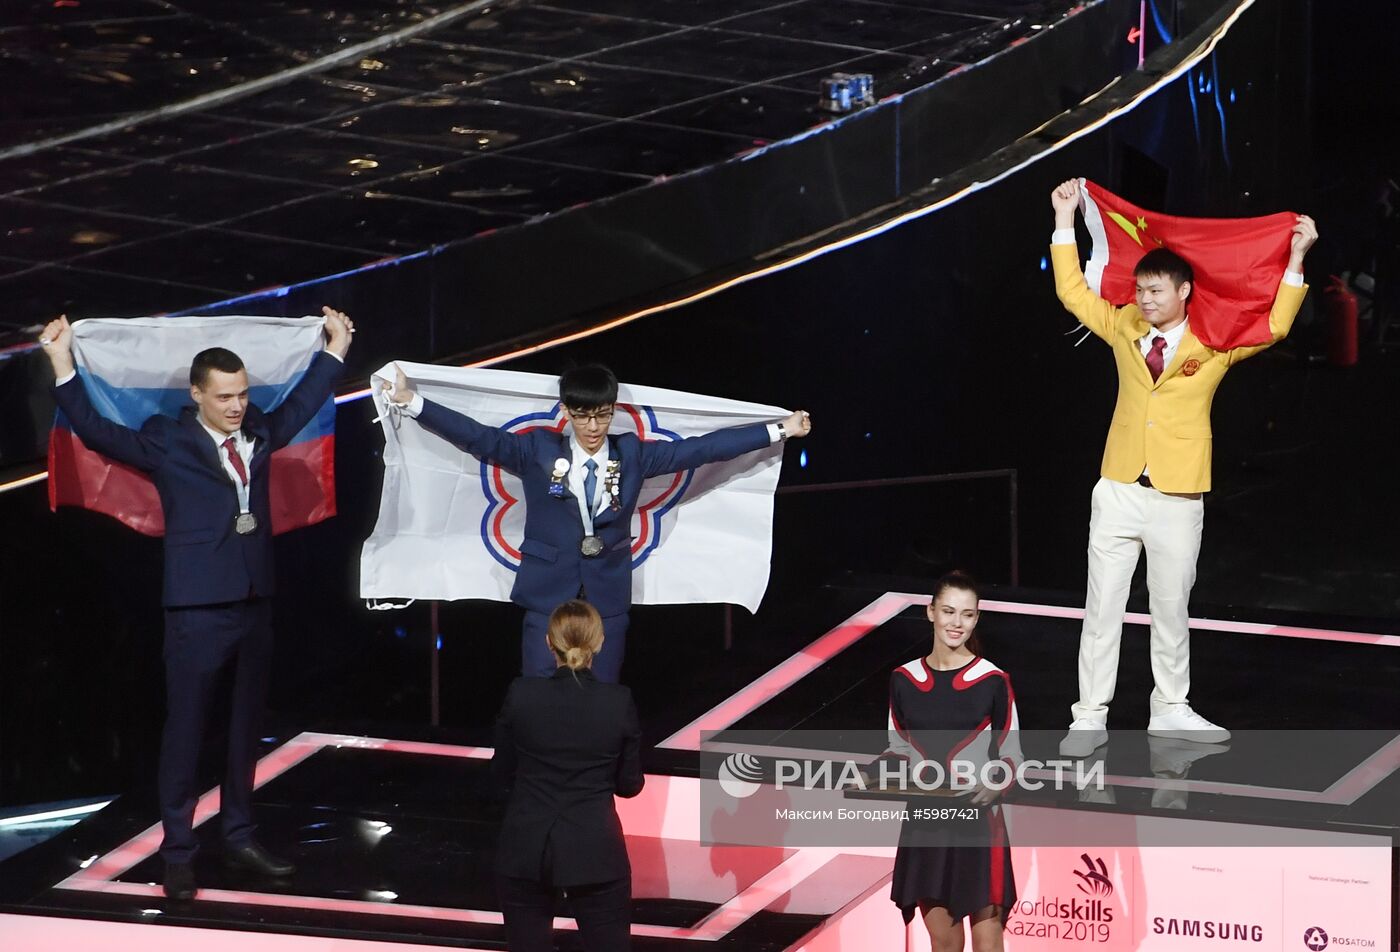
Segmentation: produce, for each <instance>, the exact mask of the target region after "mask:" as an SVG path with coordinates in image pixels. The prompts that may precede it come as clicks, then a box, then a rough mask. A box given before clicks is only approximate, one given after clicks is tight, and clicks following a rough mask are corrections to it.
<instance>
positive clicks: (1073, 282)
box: [1050, 244, 1123, 343]
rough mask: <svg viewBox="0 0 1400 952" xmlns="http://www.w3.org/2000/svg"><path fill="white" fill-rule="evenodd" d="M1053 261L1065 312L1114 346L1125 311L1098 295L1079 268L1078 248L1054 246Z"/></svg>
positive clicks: (1051, 250) (1051, 249) (1058, 294)
mask: <svg viewBox="0 0 1400 952" xmlns="http://www.w3.org/2000/svg"><path fill="white" fill-rule="evenodd" d="M1050 261H1051V263H1052V264H1053V265H1054V267H1055V294H1056V295H1057V296H1058V297H1059V299H1060V303H1061V304H1063V305H1064V306H1065V310H1067V311H1069V312H1070V313H1071V314H1073V315H1074V316H1075V318H1076V319H1077V320H1078V321H1079V323H1081V324H1083V325H1084V326H1085V327H1087V328H1089V330H1091V331H1093V332H1094V333H1095V334H1097V335H1098V336H1099V337H1102V338H1103V339H1104V340H1106V341H1109V342H1110V343H1112V341H1113V331H1114V328H1115V327H1116V325H1117V321H1118V315H1119V314H1120V313H1121V312H1122V310H1123V309H1122V308H1117V307H1114V306H1113V305H1112V304H1110V303H1108V302H1107V301H1105V300H1104V299H1103V298H1101V297H1099V296H1098V295H1097V294H1095V293H1094V292H1093V291H1092V290H1091V289H1090V287H1089V283H1088V282H1087V281H1085V280H1084V272H1083V270H1082V269H1080V267H1079V246H1078V245H1070V244H1064V245H1051V246H1050Z"/></svg>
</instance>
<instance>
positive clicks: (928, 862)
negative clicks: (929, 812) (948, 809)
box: [890, 807, 1016, 923]
mask: <svg viewBox="0 0 1400 952" xmlns="http://www.w3.org/2000/svg"><path fill="white" fill-rule="evenodd" d="M890 898H891V899H892V900H894V903H895V905H897V906H898V907H899V911H900V912H901V913H903V915H904V921H905V922H906V923H907V922H909V921H910V920H912V919H913V918H914V915H915V914H916V913H917V911H918V908H919V904H920V903H923V902H927V903H931V904H933V905H939V906H946V907H947V908H948V913H949V915H951V916H952V918H953V920H954V921H955V922H956V921H958V920H961V919H964V918H966V917H967V916H970V915H972V914H973V913H974V912H977V911H979V910H982V909H985V908H986V907H988V906H1000V907H1001V920H1002V922H1005V921H1006V918H1007V916H1008V915H1010V912H1011V907H1012V905H1014V904H1015V902H1016V879H1015V876H1014V874H1013V873H1012V870H1011V846H1010V844H1009V843H1008V842H1007V839H1006V824H1005V822H1003V820H1002V815H1001V809H1000V807H990V808H983V819H982V820H981V821H979V822H977V823H974V824H970V825H969V824H967V823H956V824H950V823H925V822H920V821H913V820H911V821H908V822H906V823H905V824H904V827H903V829H901V830H900V836H899V849H898V851H897V852H896V853H895V857H894V881H893V883H892V884H891V886H890Z"/></svg>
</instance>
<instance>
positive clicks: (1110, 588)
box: [1050, 179, 1317, 757]
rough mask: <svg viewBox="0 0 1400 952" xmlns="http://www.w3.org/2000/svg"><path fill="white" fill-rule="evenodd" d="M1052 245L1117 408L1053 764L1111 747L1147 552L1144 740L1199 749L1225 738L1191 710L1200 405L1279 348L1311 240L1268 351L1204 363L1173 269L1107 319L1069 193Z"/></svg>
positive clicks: (1298, 257)
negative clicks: (1105, 349) (1122, 662)
mask: <svg viewBox="0 0 1400 952" xmlns="http://www.w3.org/2000/svg"><path fill="white" fill-rule="evenodd" d="M1050 201H1051V204H1052V205H1053V207H1054V209H1055V232H1054V234H1053V236H1052V237H1051V239H1050V240H1051V245H1050V259H1051V261H1052V262H1053V263H1054V268H1055V293H1056V294H1057V295H1058V296H1059V298H1060V302H1061V303H1062V304H1064V306H1065V308H1066V310H1068V311H1069V312H1070V313H1071V314H1073V315H1074V316H1075V318H1077V319H1078V320H1079V322H1080V323H1081V324H1083V325H1084V326H1085V327H1087V328H1088V329H1089V330H1091V331H1092V332H1093V333H1094V334H1096V335H1097V336H1099V337H1100V338H1102V339H1103V340H1104V341H1105V342H1107V343H1108V345H1109V346H1110V347H1112V348H1113V359H1114V363H1115V364H1117V367H1118V402H1117V405H1116V406H1115V407H1114V409H1113V421H1112V423H1110V424H1109V428H1108V442H1107V444H1106V445H1105V447H1104V454H1103V465H1102V468H1101V470H1100V476H1101V478H1100V479H1099V481H1098V483H1097V484H1096V485H1095V486H1094V492H1093V496H1092V505H1091V515H1090V518H1089V573H1088V594H1087V597H1086V599H1085V605H1084V629H1083V631H1082V633H1081V634H1080V638H1079V701H1078V703H1076V704H1075V705H1074V706H1073V708H1072V709H1071V710H1072V715H1073V720H1072V723H1071V724H1070V729H1069V733H1068V734H1066V735H1065V737H1064V740H1062V741H1061V742H1060V753H1061V754H1064V755H1065V756H1071V757H1086V756H1088V755H1089V754H1091V753H1092V752H1093V751H1094V749H1095V748H1097V747H1099V746H1101V745H1102V744H1103V743H1104V742H1105V741H1106V740H1107V739H1108V733H1107V730H1106V725H1107V722H1108V704H1109V702H1110V701H1112V700H1113V689H1114V685H1115V683H1116V681H1117V679H1118V646H1119V642H1120V641H1121V639H1122V635H1123V613H1124V611H1125V610H1126V608H1127V603H1128V590H1129V587H1130V586H1131V584H1132V578H1133V572H1134V570H1135V569H1136V568H1137V561H1138V555H1139V554H1140V553H1141V551H1142V550H1143V549H1146V550H1147V592H1148V600H1149V606H1150V612H1151V615H1152V625H1151V660H1152V679H1153V682H1154V687H1153V690H1152V699H1151V720H1150V721H1149V722H1148V725H1147V732H1148V733H1149V734H1153V735H1156V736H1161V737H1173V738H1178V739H1183V740H1193V741H1199V742H1203V743H1219V742H1221V741H1225V740H1228V739H1229V737H1230V732H1229V731H1227V730H1225V729H1224V728H1223V727H1220V726H1218V725H1216V724H1212V723H1211V722H1210V721H1208V720H1206V719H1205V718H1204V717H1202V716H1201V715H1199V714H1197V713H1196V712H1195V711H1193V710H1192V709H1191V705H1190V704H1189V703H1187V694H1188V693H1189V691H1190V687H1191V643H1190V631H1189V628H1188V617H1189V616H1188V611H1187V607H1188V602H1189V601H1190V597H1191V586H1192V585H1193V584H1195V581H1196V556H1197V555H1198V554H1199V553H1200V550H1201V525H1202V515H1203V505H1202V499H1201V497H1202V494H1204V493H1205V492H1207V491H1209V490H1210V456H1211V433H1210V404H1211V400H1212V399H1213V398H1214V397H1215V390H1216V388H1217V387H1218V386H1219V385H1220V381H1221V379H1222V378H1223V377H1224V376H1225V372H1226V371H1227V370H1229V369H1230V368H1231V367H1232V366H1234V365H1235V364H1236V363H1237V362H1239V361H1241V360H1244V359H1245V358H1246V357H1252V356H1253V355H1255V354H1257V353H1259V352H1260V351H1262V350H1264V349H1265V348H1267V347H1270V346H1272V345H1273V344H1276V343H1278V342H1279V341H1281V340H1283V338H1284V337H1286V336H1287V335H1288V331H1289V329H1290V328H1291V327H1292V326H1293V319H1294V318H1295V317H1296V316H1297V314H1298V308H1299V307H1300V306H1301V305H1302V303H1303V298H1304V296H1305V295H1306V294H1307V285H1306V284H1304V283H1303V273H1302V272H1303V258H1304V256H1305V255H1306V254H1307V252H1308V249H1309V248H1311V247H1312V245H1313V242H1315V241H1316V240H1317V229H1316V227H1315V226H1314V224H1313V222H1312V219H1310V218H1308V217H1307V216H1306V215H1300V216H1299V217H1298V223H1297V224H1296V225H1295V226H1294V228H1293V238H1292V244H1291V251H1290V256H1289V261H1288V270H1287V272H1286V273H1285V274H1284V277H1283V281H1282V283H1281V284H1280V285H1279V290H1278V296H1277V298H1275V300H1274V306H1273V310H1272V312H1271V313H1270V314H1269V331H1270V335H1271V340H1270V341H1269V343H1266V344H1259V345H1256V346H1251V347H1237V348H1234V349H1233V350H1225V351H1218V350H1212V349H1211V348H1209V347H1207V346H1206V345H1204V344H1203V343H1201V342H1200V341H1199V340H1198V339H1197V338H1196V337H1195V335H1193V334H1192V333H1191V326H1190V315H1189V313H1188V311H1189V307H1188V304H1189V302H1190V299H1191V288H1192V283H1193V281H1194V275H1193V273H1192V271H1191V266H1190V264H1188V263H1187V262H1186V261H1185V260H1184V259H1183V258H1181V257H1180V256H1179V255H1177V254H1175V253H1173V252H1171V251H1169V250H1167V249H1165V248H1157V249H1154V250H1152V251H1149V252H1148V253H1147V254H1146V255H1144V256H1143V258H1142V260H1141V261H1140V262H1139V263H1138V265H1137V267H1136V268H1135V269H1134V275H1135V277H1136V279H1137V292H1136V295H1135V298H1136V300H1135V303H1133V304H1128V305H1126V306H1124V307H1115V306H1113V305H1112V304H1110V303H1109V302H1107V301H1105V300H1103V299H1102V298H1100V297H1099V296H1098V295H1097V294H1095V293H1094V292H1093V291H1092V290H1091V289H1090V288H1089V286H1088V284H1087V283H1086V281H1085V280H1084V273H1083V271H1082V270H1081V269H1080V266H1079V249H1078V247H1077V245H1076V244H1075V235H1074V213H1075V210H1076V209H1078V208H1079V206H1080V185H1079V180H1078V179H1070V180H1069V181H1067V182H1064V183H1062V184H1060V185H1059V186H1058V187H1057V188H1056V189H1055V190H1054V192H1052V193H1051V197H1050Z"/></svg>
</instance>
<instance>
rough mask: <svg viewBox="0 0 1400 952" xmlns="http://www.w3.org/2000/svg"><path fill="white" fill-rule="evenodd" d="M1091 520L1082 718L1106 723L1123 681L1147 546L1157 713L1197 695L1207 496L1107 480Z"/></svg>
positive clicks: (1077, 712)
mask: <svg viewBox="0 0 1400 952" xmlns="http://www.w3.org/2000/svg"><path fill="white" fill-rule="evenodd" d="M1091 512H1092V514H1091V515H1090V517H1089V585H1088V596H1087V598H1086V599H1085V603H1084V630H1083V631H1082V632H1081V634H1080V636H1079V703H1077V704H1075V705H1074V706H1073V707H1072V708H1071V710H1072V712H1073V716H1074V719H1075V720H1078V719H1079V718H1088V719H1089V720H1094V721H1098V722H1099V723H1101V724H1102V723H1105V722H1106V721H1107V720H1108V704H1109V702H1110V701H1112V700H1113V688H1114V685H1115V684H1116V683H1117V681H1118V646H1119V644H1120V643H1121V642H1122V640H1123V613H1124V612H1125V611H1126V610H1127V605H1128V590H1129V588H1130V587H1131V585H1132V581H1133V572H1134V570H1136V569H1137V562H1138V554H1139V553H1140V552H1141V551H1142V550H1143V549H1144V548H1146V549H1147V595H1148V603H1149V611H1150V612H1151V615H1152V626H1151V632H1152V638H1151V648H1150V651H1151V658H1152V680H1153V682H1154V687H1153V689H1152V714H1153V715H1157V714H1165V713H1167V712H1168V711H1170V710H1171V709H1172V708H1173V707H1174V706H1175V705H1178V704H1185V703H1186V696H1187V694H1189V693H1190V690H1191V640H1190V639H1191V633H1190V629H1189V617H1190V616H1189V614H1188V604H1189V602H1190V600H1191V586H1192V585H1194V584H1195V583H1196V556H1197V555H1198V554H1199V553H1200V551H1201V524H1202V519H1203V516H1204V512H1205V507H1204V504H1203V503H1202V501H1201V499H1199V498H1196V499H1187V498H1184V497H1182V496H1169V495H1167V494H1166V493H1162V492H1158V491H1157V490H1155V489H1148V488H1147V487H1146V486H1140V485H1138V484H1137V483H1120V482H1117V481H1116V480H1112V479H1100V480H1099V481H1098V483H1097V484H1096V485H1095V486H1094V493H1093V496H1092V507H1091Z"/></svg>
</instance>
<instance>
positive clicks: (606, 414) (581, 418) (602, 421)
mask: <svg viewBox="0 0 1400 952" xmlns="http://www.w3.org/2000/svg"><path fill="white" fill-rule="evenodd" d="M569 416H570V417H571V418H572V419H573V420H574V422H576V423H579V424H586V423H589V422H592V423H596V424H598V425H599V426H607V425H608V424H609V423H611V422H612V418H613V410H612V408H611V407H609V408H608V409H606V410H595V411H594V412H593V413H584V412H583V411H582V410H575V409H574V408H573V407H569Z"/></svg>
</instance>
